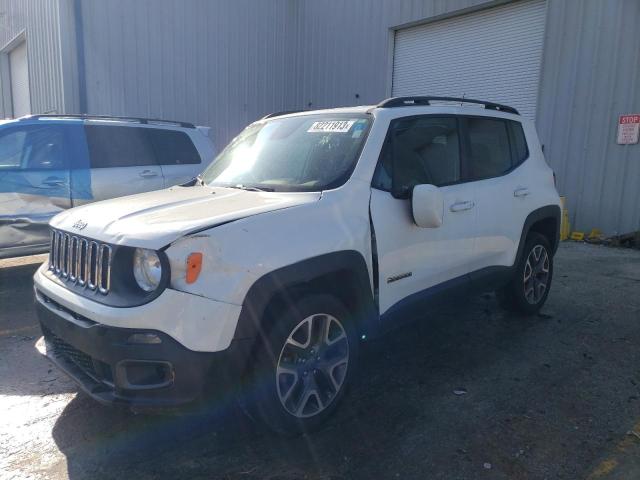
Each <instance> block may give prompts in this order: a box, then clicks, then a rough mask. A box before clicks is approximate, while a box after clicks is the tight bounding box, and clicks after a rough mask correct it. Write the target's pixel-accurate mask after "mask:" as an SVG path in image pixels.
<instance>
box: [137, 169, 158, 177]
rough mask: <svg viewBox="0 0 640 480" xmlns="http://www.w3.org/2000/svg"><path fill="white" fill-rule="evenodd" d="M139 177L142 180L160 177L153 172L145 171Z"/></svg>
mask: <svg viewBox="0 0 640 480" xmlns="http://www.w3.org/2000/svg"><path fill="white" fill-rule="evenodd" d="M138 175H140V176H141V177H142V178H151V177H157V176H158V174H157V173H156V172H154V171H153V170H143V171H141V172H140V173H139V174H138Z"/></svg>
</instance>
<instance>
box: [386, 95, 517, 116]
mask: <svg viewBox="0 0 640 480" xmlns="http://www.w3.org/2000/svg"><path fill="white" fill-rule="evenodd" d="M431 102H460V103H475V104H478V105H484V108H486V109H487V110H497V111H499V112H507V113H513V114H515V115H520V113H519V112H518V110H516V109H515V108H513V107H510V106H508V105H501V104H500V103H494V102H485V101H483V100H474V99H472V98H458V97H392V98H387V99H386V100H383V101H382V102H380V103H379V104H378V105H376V106H377V107H378V108H395V107H410V106H425V105H431Z"/></svg>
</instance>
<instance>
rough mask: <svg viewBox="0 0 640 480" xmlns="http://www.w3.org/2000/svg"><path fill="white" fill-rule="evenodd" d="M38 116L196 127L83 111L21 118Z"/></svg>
mask: <svg viewBox="0 0 640 480" xmlns="http://www.w3.org/2000/svg"><path fill="white" fill-rule="evenodd" d="M38 118H77V119H81V120H123V121H125V122H138V123H143V124H163V123H164V124H169V125H179V126H180V127H183V128H196V126H195V125H194V124H193V123H189V122H180V121H174V120H162V119H160V118H141V117H120V116H117V115H90V114H83V113H41V114H36V115H29V116H27V117H23V118H22V119H21V120H31V119H38Z"/></svg>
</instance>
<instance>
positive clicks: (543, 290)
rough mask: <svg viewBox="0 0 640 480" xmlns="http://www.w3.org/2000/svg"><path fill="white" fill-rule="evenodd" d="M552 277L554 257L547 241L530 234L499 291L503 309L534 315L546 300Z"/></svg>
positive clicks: (536, 234)
mask: <svg viewBox="0 0 640 480" xmlns="http://www.w3.org/2000/svg"><path fill="white" fill-rule="evenodd" d="M552 277H553V256H552V254H551V246H550V245H549V241H548V240H547V239H546V237H544V236H543V235H540V234H539V233H531V234H529V235H528V236H527V240H526V243H525V246H524V249H523V252H522V256H521V258H520V261H519V263H518V265H517V266H516V270H515V273H514V276H513V278H512V279H511V281H510V282H509V283H508V284H507V285H506V286H505V287H504V288H503V289H502V290H500V291H498V292H497V293H498V299H499V300H500V302H501V303H502V305H503V306H505V307H507V308H508V309H511V310H516V311H518V312H520V313H523V314H525V315H533V314H535V313H537V312H538V311H539V310H540V309H541V308H542V306H543V305H544V303H545V302H546V300H547V296H548V295H549V289H550V288H551V280H552Z"/></svg>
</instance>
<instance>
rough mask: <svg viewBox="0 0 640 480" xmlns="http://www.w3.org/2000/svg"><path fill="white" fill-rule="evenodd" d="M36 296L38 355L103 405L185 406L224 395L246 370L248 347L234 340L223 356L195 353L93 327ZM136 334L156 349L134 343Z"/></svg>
mask: <svg viewBox="0 0 640 480" xmlns="http://www.w3.org/2000/svg"><path fill="white" fill-rule="evenodd" d="M36 293H37V295H36V307H37V313H38V319H39V321H40V325H41V328H42V332H43V335H44V336H43V338H42V339H40V341H39V342H38V349H39V350H40V351H41V353H43V354H44V355H46V356H47V357H48V358H49V359H50V360H51V361H52V362H53V363H54V364H56V365H57V366H58V367H59V368H60V369H62V370H63V371H64V372H65V373H67V374H68V375H69V376H70V377H71V378H72V379H73V380H75V381H76V383H78V385H79V386H80V387H81V388H82V390H84V391H85V392H86V393H87V394H89V395H90V396H91V397H93V398H94V399H95V400H97V401H99V402H101V403H103V404H112V405H113V404H115V405H126V406H129V407H134V408H137V409H145V408H170V407H176V406H181V405H184V404H187V403H191V402H193V401H195V400H197V399H200V398H203V397H205V396H206V395H207V394H208V393H209V392H210V391H215V392H217V393H223V394H226V392H229V391H231V389H233V388H234V387H235V385H236V382H237V380H238V379H239V378H240V377H241V374H242V371H243V370H244V366H245V363H244V362H245V359H246V358H248V350H249V347H250V343H249V342H248V341H242V340H234V341H232V342H231V345H230V346H229V347H228V348H227V349H226V350H224V351H220V352H212V353H209V352H197V351H193V350H189V349H187V348H186V347H184V346H183V345H181V344H180V343H179V342H177V341H176V340H174V339H173V338H171V337H170V336H169V335H167V334H165V333H162V332H159V331H154V330H149V329H133V328H120V327H110V326H106V325H103V324H99V323H96V322H93V321H91V320H89V319H87V318H85V317H81V316H80V315H77V314H74V312H71V311H70V310H69V309H67V308H66V307H64V306H62V305H61V304H59V303H57V302H56V301H55V300H53V299H51V298H49V297H47V296H46V295H44V294H43V293H42V292H36ZM133 334H140V335H139V336H138V339H139V338H140V337H142V338H143V339H147V340H149V339H153V341H154V342H155V343H147V344H136V343H132V338H131V336H132V335H133ZM150 335H155V337H150ZM158 340H159V343H158Z"/></svg>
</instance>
